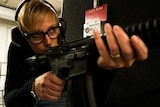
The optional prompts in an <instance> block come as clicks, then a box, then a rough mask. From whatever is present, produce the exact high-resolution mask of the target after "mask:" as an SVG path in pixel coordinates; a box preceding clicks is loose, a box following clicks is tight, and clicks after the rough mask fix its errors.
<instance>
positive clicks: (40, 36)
mask: <svg viewBox="0 0 160 107" xmlns="http://www.w3.org/2000/svg"><path fill="white" fill-rule="evenodd" d="M58 29H59V25H58V26H54V27H51V28H49V29H48V31H47V32H42V31H39V32H34V33H31V34H27V33H23V34H24V36H25V37H27V38H28V39H29V40H30V41H31V43H32V44H40V43H42V42H43V41H44V38H45V35H46V34H47V35H48V36H49V38H50V39H55V38H57V36H58Z"/></svg>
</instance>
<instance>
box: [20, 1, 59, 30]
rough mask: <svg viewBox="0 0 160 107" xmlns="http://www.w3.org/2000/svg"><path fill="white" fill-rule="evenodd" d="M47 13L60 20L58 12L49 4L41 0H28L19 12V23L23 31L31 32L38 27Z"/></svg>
mask: <svg viewBox="0 0 160 107" xmlns="http://www.w3.org/2000/svg"><path fill="white" fill-rule="evenodd" d="M46 14H47V15H48V16H49V17H51V18H53V19H56V21H57V22H58V16H57V14H56V13H55V11H54V10H53V9H52V7H50V6H49V5H48V4H45V3H44V2H42V1H40V0H30V1H27V2H26V3H25V4H24V5H23V7H22V8H21V9H20V12H19V13H18V19H17V23H18V27H19V29H20V31H21V33H22V32H25V33H30V32H32V30H34V29H36V27H37V26H39V25H40V24H41V23H42V20H43V17H44V16H45V15H46Z"/></svg>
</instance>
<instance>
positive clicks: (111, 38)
mask: <svg viewBox="0 0 160 107" xmlns="http://www.w3.org/2000/svg"><path fill="white" fill-rule="evenodd" d="M105 33H106V39H107V43H108V47H109V51H110V54H111V57H112V58H116V59H117V58H119V57H120V50H119V46H118V43H117V40H116V38H115V35H114V32H113V30H112V26H111V25H110V24H109V23H106V24H105Z"/></svg>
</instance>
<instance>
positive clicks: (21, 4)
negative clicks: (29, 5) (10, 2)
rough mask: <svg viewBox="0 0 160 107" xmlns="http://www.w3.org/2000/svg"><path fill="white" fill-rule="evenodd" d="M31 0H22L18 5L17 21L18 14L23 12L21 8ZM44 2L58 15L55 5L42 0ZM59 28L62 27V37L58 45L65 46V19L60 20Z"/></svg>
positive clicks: (59, 38)
mask: <svg viewBox="0 0 160 107" xmlns="http://www.w3.org/2000/svg"><path fill="white" fill-rule="evenodd" d="M29 1H30V0H22V1H21V3H20V4H19V5H18V7H17V8H16V13H15V21H17V19H18V14H19V12H20V10H21V8H22V7H23V5H24V4H25V3H26V2H29ZM40 1H42V2H43V3H44V4H45V5H46V6H48V7H49V8H50V9H51V10H52V11H53V12H55V14H57V11H56V9H55V8H54V7H53V5H51V4H50V3H49V2H47V1H45V0H40ZM59 26H60V35H59V36H58V43H59V44H63V43H64V41H65V40H64V39H65V36H64V35H65V30H66V23H65V21H64V19H63V18H59Z"/></svg>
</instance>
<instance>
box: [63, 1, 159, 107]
mask: <svg viewBox="0 0 160 107" xmlns="http://www.w3.org/2000/svg"><path fill="white" fill-rule="evenodd" d="M93 1H94V0H64V4H63V18H64V20H65V21H66V34H65V36H66V40H67V41H70V40H78V39H79V38H82V35H83V24H84V23H85V11H86V10H88V9H91V8H93V4H94V3H93ZM105 3H107V22H109V23H111V24H112V25H115V24H118V25H120V26H122V27H126V26H130V25H133V24H136V23H141V22H145V21H148V20H154V19H155V18H158V17H160V12H159V11H160V6H159V0H151V1H150V0H98V5H102V4H105ZM159 36H160V35H159ZM149 39H150V40H151V41H152V39H154V34H153V35H152V34H151V35H150V38H149ZM158 41H159V42H160V39H159V40H158ZM152 42H154V40H153V41H152ZM148 49H149V51H148V54H149V57H148V59H147V60H145V61H136V62H135V63H134V64H133V66H132V67H130V68H121V69H116V70H102V69H100V68H98V67H95V66H92V67H93V68H92V70H93V72H95V74H94V75H93V88H94V95H95V101H96V104H97V107H153V106H154V107H159V106H160V101H159V98H160V47H159V46H153V47H151V48H150V47H149V48H148ZM95 61H96V60H95ZM93 65H94V64H93ZM94 67H95V68H94ZM77 97H78V96H77ZM81 107H84V106H83V105H81Z"/></svg>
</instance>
